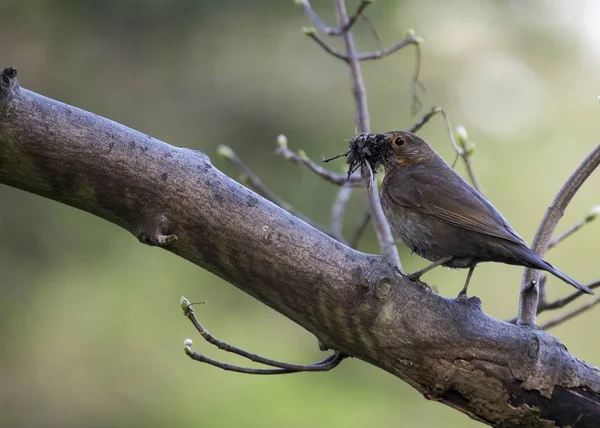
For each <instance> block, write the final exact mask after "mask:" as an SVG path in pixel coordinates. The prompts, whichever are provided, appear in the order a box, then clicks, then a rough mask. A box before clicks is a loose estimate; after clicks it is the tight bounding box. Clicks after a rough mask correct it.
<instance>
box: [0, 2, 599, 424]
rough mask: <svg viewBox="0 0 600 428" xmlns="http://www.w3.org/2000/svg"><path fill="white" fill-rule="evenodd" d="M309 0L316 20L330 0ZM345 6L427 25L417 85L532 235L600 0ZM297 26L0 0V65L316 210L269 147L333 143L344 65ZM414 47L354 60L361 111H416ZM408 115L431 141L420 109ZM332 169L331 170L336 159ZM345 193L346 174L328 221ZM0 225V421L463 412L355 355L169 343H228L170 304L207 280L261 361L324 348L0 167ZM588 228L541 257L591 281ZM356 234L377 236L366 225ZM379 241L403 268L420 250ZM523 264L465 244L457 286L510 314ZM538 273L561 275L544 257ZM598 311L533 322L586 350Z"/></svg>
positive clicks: (592, 43) (575, 119)
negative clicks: (237, 369)
mask: <svg viewBox="0 0 600 428" xmlns="http://www.w3.org/2000/svg"><path fill="white" fill-rule="evenodd" d="M357 3H358V2H357V1H356V2H352V1H349V2H348V8H349V10H353V9H354V7H355V5H356V4H357ZM313 6H314V7H315V9H316V10H317V11H318V12H319V13H320V14H321V16H322V17H323V19H324V20H325V21H326V22H328V23H331V24H333V23H334V22H335V18H334V15H333V13H332V7H333V1H324V0H314V1H313ZM366 15H367V17H368V18H369V20H370V21H371V22H372V25H373V26H374V27H375V28H376V30H377V33H378V34H379V37H380V38H381V41H382V44H383V45H388V44H391V43H393V42H395V41H396V40H398V39H399V38H401V37H402V35H403V34H404V31H405V30H406V29H408V28H414V29H415V30H416V32H417V35H419V36H421V37H423V38H424V39H425V43H424V44H423V45H422V48H423V51H422V52H423V63H422V75H421V78H422V81H423V82H424V83H425V85H426V87H427V90H428V91H427V93H426V94H423V96H422V100H423V103H424V105H425V107H429V106H431V105H433V104H437V105H442V106H444V108H445V109H446V111H447V112H448V114H449V116H450V118H451V120H452V122H453V124H454V125H459V124H462V125H464V126H466V127H467V129H468V131H469V135H470V137H471V139H472V140H473V141H475V142H476V144H477V146H476V151H475V155H474V159H473V162H474V168H475V171H476V173H477V174H478V177H479V179H480V181H481V183H482V185H483V187H484V189H485V193H486V195H487V196H488V198H490V199H491V200H492V202H493V203H494V204H495V205H496V207H497V208H498V209H500V211H501V212H502V213H503V214H504V215H505V217H506V218H507V219H508V220H509V222H510V223H511V224H512V226H513V227H514V228H515V229H516V230H517V231H518V232H519V233H520V234H521V235H523V236H524V237H525V238H526V239H527V240H529V241H530V240H531V238H532V236H533V234H534V232H535V230H536V227H537V224H538V222H539V220H540V218H541V217H542V215H543V213H544V211H545V209H546V207H547V205H548V203H549V202H550V201H551V199H552V198H553V196H554V194H555V193H556V191H557V190H558V189H559V187H560V186H561V185H562V183H563V182H564V180H565V179H566V178H567V177H568V175H569V174H570V173H571V171H572V170H573V169H574V168H575V167H576V165H577V164H578V163H579V162H580V161H581V160H582V159H583V158H584V157H585V155H586V154H587V153H588V152H589V151H590V150H591V149H592V148H593V147H594V146H595V145H596V144H597V143H598V141H599V138H598V136H599V135H600V105H598V102H597V100H596V97H597V95H598V94H600V26H599V25H598V22H599V21H600V3H598V2H597V1H595V0H587V1H570V2H564V1H560V0H554V1H550V0H544V1H542V0H530V1H527V2H522V1H517V0H515V1H490V0H487V1H484V0H460V1H453V2H448V1H443V0H438V1H384V0H379V1H377V2H376V3H375V4H374V5H372V6H370V7H369V8H368V9H367V12H366ZM303 25H309V23H308V21H307V19H306V18H305V17H304V15H303V12H302V10H301V8H298V7H294V5H293V3H292V1H291V0H289V1H288V0H286V1H281V0H278V1H275V0H270V1H265V0H253V1H249V0H223V1H218V2H216V1H199V0H194V1H184V0H148V1H116V0H111V1H102V2H96V1H91V0H88V1H75V0H68V1H67V0H64V1H51V2H50V1H41V0H39V1H34V0H31V1H18V0H13V1H7V0H4V1H0V53H1V56H0V57H1V59H2V64H0V66H2V67H7V66H15V67H17V68H18V70H19V73H20V74H19V80H20V83H21V85H22V86H24V87H26V88H28V89H31V90H34V91H36V92H39V93H41V94H44V95H47V96H50V97H52V98H55V99H57V100H60V101H64V102H66V103H69V104H72V105H75V106H78V107H81V108H83V109H86V110H89V111H92V112H94V113H97V114H99V115H103V116H106V117H108V118H111V119H114V120H116V121H118V122H120V123H123V124H125V125H128V126H131V127H133V128H135V129H138V130H141V131H143V132H145V133H147V134H150V135H153V136H155V137H157V138H160V139H162V140H164V141H167V142H169V143H171V144H174V145H177V146H185V147H190V148H194V149H199V150H203V151H205V152H207V153H208V154H209V155H211V157H212V159H213V162H214V163H215V165H216V166H217V167H219V168H221V169H222V170H224V171H225V172H227V173H230V174H231V175H232V176H234V177H236V176H237V172H236V171H235V170H234V169H233V168H232V167H231V166H230V165H228V164H227V163H226V162H224V161H223V160H221V159H219V158H218V157H217V156H215V149H216V147H217V146H218V145H219V144H228V145H230V146H231V147H232V148H233V149H234V150H235V151H236V152H237V153H238V154H239V156H240V157H242V158H243V159H244V160H245V162H246V163H247V164H248V165H249V166H250V167H251V168H252V169H253V170H254V171H255V172H257V173H258V174H259V175H260V176H261V177H262V178H263V179H264V181H265V182H266V183H267V184H268V185H269V186H270V187H271V188H272V189H273V190H274V191H276V192H277V193H278V194H279V195H281V196H282V197H283V198H284V199H286V200H287V201H289V202H291V203H293V204H294V205H295V206H296V207H297V208H298V209H300V210H301V211H302V212H303V213H305V214H307V215H309V216H312V217H313V218H315V219H316V220H318V221H319V222H321V223H327V222H328V221H329V210H330V204H331V201H332V199H333V197H334V195H335V193H336V189H335V188H334V187H333V186H331V185H329V184H327V183H324V182H322V181H321V180H319V179H318V178H316V177H314V176H312V175H311V174H310V173H308V172H306V171H302V170H300V169H298V167H296V166H294V165H291V164H288V163H286V161H284V160H282V159H280V158H278V157H277V156H276V155H274V149H275V146H276V145H275V139H276V136H277V134H279V133H284V134H286V135H287V136H288V138H289V145H290V147H291V148H293V149H304V150H305V151H306V152H307V153H308V154H309V156H311V157H313V158H314V159H318V158H319V156H320V155H321V153H324V154H326V155H333V154H337V153H339V152H341V151H342V150H344V148H345V147H346V142H345V139H347V138H349V137H351V136H352V135H353V134H354V130H355V125H354V112H353V103H352V99H351V95H350V86H349V81H348V72H347V68H346V66H345V64H344V63H342V62H341V61H339V60H335V59H333V58H331V57H329V56H327V55H326V54H325V53H324V52H323V51H322V50H321V49H320V48H319V47H317V46H316V45H315V44H314V43H313V42H312V41H311V40H309V39H308V38H307V37H306V36H304V35H303V34H302V33H301V31H300V28H301V27H302V26H303ZM355 33H356V37H357V44H358V46H359V48H360V49H361V50H374V49H376V48H377V47H378V43H377V40H376V39H375V38H374V36H373V34H372V30H371V26H370V25H369V24H368V22H366V21H364V20H363V21H361V22H359V24H358V25H357V26H356V32H355ZM332 43H333V44H335V45H336V46H340V45H339V41H338V40H333V41H332ZM414 59H415V52H414V49H412V47H409V48H407V49H405V50H403V51H400V52H398V53H397V54H395V55H394V56H392V57H390V58H387V59H384V60H382V61H375V62H369V63H364V73H365V82H366V85H367V89H368V95H369V106H370V109H371V119H372V128H373V130H376V131H385V130H388V129H393V128H407V127H408V126H409V125H410V124H412V123H413V122H414V121H415V118H414V117H411V116H410V76H411V75H412V73H413V70H414ZM422 135H423V136H424V137H426V138H427V139H428V141H429V142H430V143H431V144H432V145H433V146H434V147H435V148H436V149H437V150H438V151H439V152H440V154H441V155H442V156H443V157H444V158H445V159H447V160H450V159H452V151H451V145H450V141H449V138H448V136H447V134H446V132H445V126H444V124H443V122H442V120H441V118H436V119H434V120H433V121H432V122H431V124H430V125H429V126H427V127H426V128H425V129H424V130H423V131H422ZM332 167H333V168H335V169H339V170H340V171H341V170H342V169H343V167H344V165H343V161H340V162H339V163H337V164H334V165H332ZM458 169H459V172H461V173H464V170H463V167H462V165H459V167H458ZM599 185H600V174H597V175H596V176H594V177H592V179H591V180H590V181H589V182H588V183H587V184H586V185H585V187H584V188H583V189H582V190H581V191H580V193H579V194H578V195H577V196H576V198H575V200H574V201H573V203H572V205H571V206H570V207H569V209H568V211H567V213H566V215H565V217H564V221H563V222H562V223H561V225H560V226H559V229H560V230H564V229H565V228H567V227H568V226H569V225H571V224H573V223H574V222H576V221H578V220H580V219H582V218H583V217H584V216H585V215H586V214H587V213H588V212H589V211H590V209H591V208H592V207H593V206H594V205H596V204H599V203H600V192H599V191H598V188H599ZM363 210H364V199H363V196H362V195H361V194H360V192H355V195H354V196H353V198H352V200H351V203H350V206H349V209H348V216H347V222H346V231H347V233H348V234H349V233H351V231H352V230H353V229H354V227H355V226H356V224H357V223H358V222H359V221H360V218H361V217H362V213H363ZM599 223H600V222H599ZM0 236H1V237H2V238H1V239H0V293H1V294H0V296H1V297H0V337H1V338H2V339H1V340H0V426H7V427H9V426H10V427H12V426H36V427H37V426H64V427H71V426H73V427H75V426H83V425H85V426H90V427H94V426H99V427H100V426H115V427H120V426H123V427H129V426H147V427H161V426H173V427H179V426H181V427H184V426H197V427H228V426H232V427H233V426H235V427H255V426H257V427H258V426H260V427H265V426H266V427H278V426H287V427H306V426H330V427H361V426H382V427H387V426H390V427H391V426H411V427H421V426H423V427H425V426H428V427H429V426H433V427H436V426H444V427H471V426H478V425H479V424H478V423H476V422H474V421H472V420H470V419H469V418H468V417H466V416H465V415H463V414H461V413H459V412H457V411H454V410H452V409H450V408H448V407H446V406H444V405H441V404H438V403H433V402H428V401H426V400H425V399H424V398H422V397H421V396H420V395H419V394H418V393H417V392H415V391H414V390H413V389H411V388H410V387H408V386H407V385H405V384H404V383H402V382H401V381H399V380H398V379H396V378H394V377H392V376H390V375H388V374H386V373H384V372H382V371H380V370H378V369H375V368H373V367H371V366H369V365H367V364H364V363H362V362H360V361H356V360H349V361H345V362H344V363H343V364H342V365H341V366H340V367H339V368H338V369H336V370H335V371H333V372H330V373H326V374H301V375H290V376H281V377H252V376H246V375H239V374H233V373H229V372H223V371H220V370H218V369H215V368H212V367H209V366H206V365H201V364H198V363H194V362H192V361H190V360H189V359H188V358H187V357H186V356H185V355H184V353H183V349H182V348H183V347H182V344H183V339H185V338H186V337H192V338H194V339H195V347H196V348H197V349H198V350H202V351H205V352H206V353H207V354H208V355H211V356H213V357H219V358H221V359H225V360H226V361H230V362H238V363H240V362H241V363H244V362H243V361H240V360H237V359H233V358H230V357H229V356H228V355H224V354H223V353H222V352H217V351H215V350H214V349H212V348H211V346H209V345H207V344H205V343H203V342H202V340H200V339H199V338H197V337H196V335H195V333H194V331H193V329H192V326H191V325H190V323H189V322H188V321H187V320H186V319H185V318H184V317H183V316H181V310H180V308H179V299H180V296H182V295H185V296H187V297H188V298H190V299H191V300H204V301H206V302H207V304H205V305H202V306H201V307H199V308H198V312H199V314H200V318H201V320H202V321H204V322H205V324H206V325H207V327H208V328H209V330H211V331H212V332H213V333H214V334H216V335H217V337H219V338H221V339H224V340H227V341H229V342H231V343H233V344H236V345H238V346H241V347H243V348H245V349H248V350H250V351H253V352H257V353H260V354H263V355H266V356H270V357H273V358H278V359H282V360H289V361H296V362H309V361H311V360H316V359H319V358H322V357H323V354H322V353H320V352H319V351H318V350H317V346H316V345H317V344H316V340H315V339H314V337H312V336H311V335H310V334H309V333H307V332H306V331H304V330H303V329H301V328H300V327H298V326H297V325H295V324H293V323H292V322H291V321H289V320H287V319H286V318H284V317H282V316H280V315H279V314H277V313H275V312H274V311H272V310H270V309H268V308H267V307H265V306H264V305H262V304H259V303H257V302H256V301H255V300H253V299H252V298H250V297H248V296H246V295H245V294H244V293H242V292H241V291H239V290H237V289H236V288H235V287H233V286H231V285H230V284H227V283H225V282H224V281H222V280H220V279H218V278H216V277H214V276H213V275H211V274H209V273H207V272H205V271H203V270H202V269H201V268H199V267H197V266H194V265H192V264H190V263H189V262H186V261H184V260H182V259H179V258H177V257H175V256H173V255H171V254H169V253H168V252H165V251H161V250H158V249H156V248H150V247H147V246H143V245H140V244H138V242H137V241H136V239H135V238H134V237H133V236H131V235H130V234H128V233H127V232H125V231H123V230H121V229H119V228H117V227H115V226H113V225H112V224H109V223H107V222H105V221H103V220H101V219H98V218H95V217H93V216H91V215H88V214H86V213H84V212H80V211H77V210H75V209H72V208H69V207H66V206H62V205H60V204H58V203H56V202H53V201H49V200H44V199H42V198H40V197H38V196H34V195H30V194H26V193H24V192H21V191H18V190H15V189H12V188H8V187H6V186H0ZM599 237H600V224H592V225H589V226H588V227H586V229H585V231H583V232H581V233H578V234H577V235H576V236H574V237H573V238H571V239H569V240H568V241H566V242H565V243H564V244H562V245H561V246H559V247H558V248H557V249H555V250H552V251H551V253H549V254H548V255H547V259H548V260H549V261H550V262H552V263H554V264H555V265H557V266H558V267H559V268H561V269H562V270H564V271H565V272H567V273H569V274H570V275H572V276H574V277H575V278H577V279H579V280H581V281H584V282H588V281H592V280H594V279H597V278H598V277H599V276H600V274H599V272H598V264H597V263H598V256H599V250H600V244H599ZM360 248H361V250H363V251H366V252H377V246H376V242H375V239H374V236H373V233H372V231H371V230H369V231H368V234H367V235H366V236H365V238H364V239H363V241H362V242H361V246H360ZM400 249H401V253H402V255H403V256H404V257H403V261H404V264H405V268H406V270H407V271H413V270H415V269H417V268H419V267H422V266H424V264H425V261H424V260H421V259H419V258H418V257H412V258H411V257H410V256H409V255H408V253H407V252H406V249H405V248H404V247H403V246H401V245H400ZM521 273H522V269H520V268H518V267H512V266H506V265H500V264H496V265H494V264H487V265H482V266H481V267H479V268H478V269H477V271H476V273H475V276H474V279H473V282H472V283H471V284H472V285H471V293H472V294H474V295H478V296H480V297H481V298H482V300H483V307H484V310H485V311H487V312H488V313H490V314H492V315H493V316H496V317H499V318H502V319H507V318H511V317H513V316H514V315H515V313H516V308H517V300H518V288H519V280H520V275H521ZM465 275H466V272H464V271H458V272H456V271H453V272H451V271H448V270H446V269H436V270H434V271H433V272H432V273H430V274H428V276H427V278H426V280H427V281H428V282H429V283H430V284H437V285H438V286H439V290H440V292H441V293H442V294H445V295H449V296H453V295H455V294H456V293H457V292H458V291H459V289H460V287H461V286H462V283H463V281H464V278H465ZM548 290H549V294H550V297H557V296H560V295H565V294H566V293H570V292H571V289H569V288H568V287H567V286H566V285H565V284H563V283H561V282H559V281H558V280H556V279H554V278H550V279H549V282H548ZM552 316H554V314H544V316H543V317H542V319H548V318H549V317H552ZM598 322H600V308H599V309H597V310H595V311H590V312H587V313H586V314H584V315H581V316H579V317H578V318H576V319H575V320H572V321H570V322H568V323H566V324H564V325H562V326H560V327H559V328H556V329H555V330H553V333H554V334H556V335H558V336H559V337H560V339H561V340H562V341H563V342H564V343H565V345H566V346H567V347H568V348H569V350H570V351H571V352H573V353H574V354H575V355H577V356H578V357H580V358H582V359H585V360H586V361H589V362H590V363H596V364H597V363H598V362H600V343H599V342H598V341H595V340H591V337H593V333H591V332H590V330H591V329H592V328H591V327H590V326H592V325H595V324H597V323H598Z"/></svg>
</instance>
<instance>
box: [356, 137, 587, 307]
mask: <svg viewBox="0 0 600 428" xmlns="http://www.w3.org/2000/svg"><path fill="white" fill-rule="evenodd" d="M359 135H360V134H359ZM361 138H362V142H363V146H361V150H362V153H363V162H370V166H371V165H372V162H373V161H374V160H375V161H377V162H375V165H372V166H373V167H374V168H373V171H375V167H377V166H378V165H379V164H383V168H384V170H385V176H384V178H383V183H382V188H381V203H382V208H383V212H384V213H385V216H386V217H387V219H388V221H389V223H390V226H391V228H392V230H393V231H394V232H395V233H396V234H397V235H398V237H399V238H400V239H401V240H402V241H403V242H404V243H405V244H406V245H407V246H408V247H409V248H410V249H411V250H412V251H413V252H414V253H416V254H418V255H419V256H421V257H423V258H425V259H428V260H430V261H431V262H432V263H431V264H430V265H428V266H426V267H425V268H423V269H421V270H419V271H417V272H414V273H412V274H410V275H408V276H409V277H410V278H411V279H413V280H415V281H419V278H420V277H421V275H423V274H424V273H426V272H428V271H429V270H431V269H433V268H435V267H436V266H439V265H442V266H446V267H449V268H457V269H465V268H468V269H469V271H468V274H467V278H466V281H465V284H464V287H463V288H462V290H461V291H460V293H459V294H458V296H457V299H459V300H460V299H466V297H467V288H468V286H469V282H470V280H471V277H472V275H473V271H474V269H475V266H476V265H477V264H479V263H481V262H499V263H506V264H511V265H519V266H525V267H528V268H534V269H539V270H544V271H547V272H549V273H551V274H552V275H554V276H556V277H558V278H560V279H561V280H563V281H564V282H566V283H567V284H569V285H571V286H573V287H575V288H577V289H579V290H581V291H582V292H584V293H587V294H594V293H593V291H592V290H591V289H590V288H588V287H586V286H585V285H583V284H581V283H580V282H578V281H576V280H574V279H573V278H571V277H570V276H568V275H566V274H565V273H563V272H561V271H560V270H558V269H556V268H555V267H554V266H552V265H551V264H549V263H548V262H546V261H544V260H542V259H541V258H540V257H538V256H537V255H536V254H535V253H534V252H533V251H532V250H531V249H530V248H529V247H528V246H527V243H526V242H525V240H523V238H521V237H520V236H519V235H518V234H517V233H516V232H515V231H514V230H513V229H512V228H511V227H510V226H509V225H508V223H507V222H506V220H505V219H504V217H502V215H501V214H500V212H499V211H498V210H497V209H496V208H495V207H494V206H493V205H492V204H491V203H490V202H489V201H488V200H487V199H486V198H485V197H484V196H483V195H482V194H481V193H479V192H478V191H477V190H475V189H474V188H473V187H472V186H470V185H469V184H468V183H467V182H466V181H465V180H463V179H462V177H461V176H460V175H458V174H457V173H456V172H455V171H454V170H453V169H452V168H451V167H450V166H449V165H448V164H447V163H446V162H444V160H443V159H442V158H441V157H440V156H439V155H438V154H437V153H436V152H435V151H434V150H433V149H432V148H431V147H430V146H429V144H427V142H426V141H425V140H424V139H422V138H420V137H419V136H417V135H415V134H413V133H412V132H408V131H389V132H386V133H384V134H362V137H361ZM370 143H371V146H370V147H369V144H370ZM347 161H348V163H350V164H351V167H352V162H354V163H355V164H356V162H357V161H356V159H348V160H347ZM355 169H356V167H355Z"/></svg>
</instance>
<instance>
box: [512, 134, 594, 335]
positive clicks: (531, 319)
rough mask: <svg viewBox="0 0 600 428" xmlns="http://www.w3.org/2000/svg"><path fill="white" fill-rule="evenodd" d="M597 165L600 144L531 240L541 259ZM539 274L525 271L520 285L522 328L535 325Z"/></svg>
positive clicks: (572, 177) (551, 207) (519, 320)
mask: <svg viewBox="0 0 600 428" xmlns="http://www.w3.org/2000/svg"><path fill="white" fill-rule="evenodd" d="M599 164H600V144H599V145H597V146H596V147H595V148H594V150H592V152H591V153H590V154H589V155H588V156H587V157H586V158H585V159H584V160H583V162H581V164H580V165H579V166H578V167H577V169H575V171H574V172H573V174H571V176H570V177H569V179H568V180H567V182H566V183H565V184H564V185H563V187H562V188H561V189H560V190H559V192H558V194H557V195H556V196H555V197H554V200H553V201H552V203H551V204H550V206H549V207H548V209H547V210H546V214H545V215H544V218H543V219H542V221H541V223H540V225H539V227H538V230H537V232H536V234H535V237H534V238H533V242H532V244H531V249H532V250H533V252H534V253H536V254H537V255H538V256H540V257H542V256H543V255H544V254H545V253H546V251H547V250H548V245H549V244H550V241H551V240H552V235H553V234H554V229H556V226H557V225H558V222H559V221H560V219H561V218H562V216H563V214H564V212H565V209H566V208H567V206H568V205H569V203H570V202H571V199H573V196H575V193H577V191H578V190H579V188H580V187H581V186H582V185H583V183H585V181H586V180H587V179H588V177H589V176H590V175H591V174H592V172H594V170H595V169H596V168H597V167H598V165H599ZM539 279H540V272H539V271H537V270H533V269H525V273H524V274H523V280H522V282H521V296H520V299H519V313H518V315H517V322H518V323H519V324H523V325H532V326H533V325H535V321H536V314H537V310H538V299H539V288H538V282H539Z"/></svg>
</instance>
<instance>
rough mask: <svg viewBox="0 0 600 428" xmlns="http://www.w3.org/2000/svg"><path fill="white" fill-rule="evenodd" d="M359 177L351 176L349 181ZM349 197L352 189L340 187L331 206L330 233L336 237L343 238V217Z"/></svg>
mask: <svg viewBox="0 0 600 428" xmlns="http://www.w3.org/2000/svg"><path fill="white" fill-rule="evenodd" d="M359 177H360V176H358V175H353V176H351V177H350V179H351V180H355V179H356V178H359ZM361 180H362V177H361ZM351 195H352V187H350V186H342V187H341V189H340V190H339V191H338V193H337V195H336V197H335V201H334V202H333V205H332V206H331V231H332V233H335V234H337V235H338V236H343V232H342V231H343V228H344V215H345V213H346V206H347V205H348V201H349V200H350V196H351Z"/></svg>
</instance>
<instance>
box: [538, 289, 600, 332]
mask: <svg viewBox="0 0 600 428" xmlns="http://www.w3.org/2000/svg"><path fill="white" fill-rule="evenodd" d="M598 303H600V296H599V297H596V298H595V299H593V300H590V301H589V302H587V303H584V304H583V305H581V306H579V307H578V308H575V309H573V310H571V311H569V312H566V313H564V314H562V315H560V316H558V317H556V318H554V319H551V320H550V321H548V322H546V323H544V324H542V325H541V326H540V328H541V329H542V330H549V329H551V328H552V327H556V326H557V325H559V324H562V323H563V322H565V321H568V320H570V319H571V318H573V317H576V316H577V315H579V314H581V313H583V312H585V311H587V310H589V309H592V308H593V307H594V306H596V305H597V304H598Z"/></svg>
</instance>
